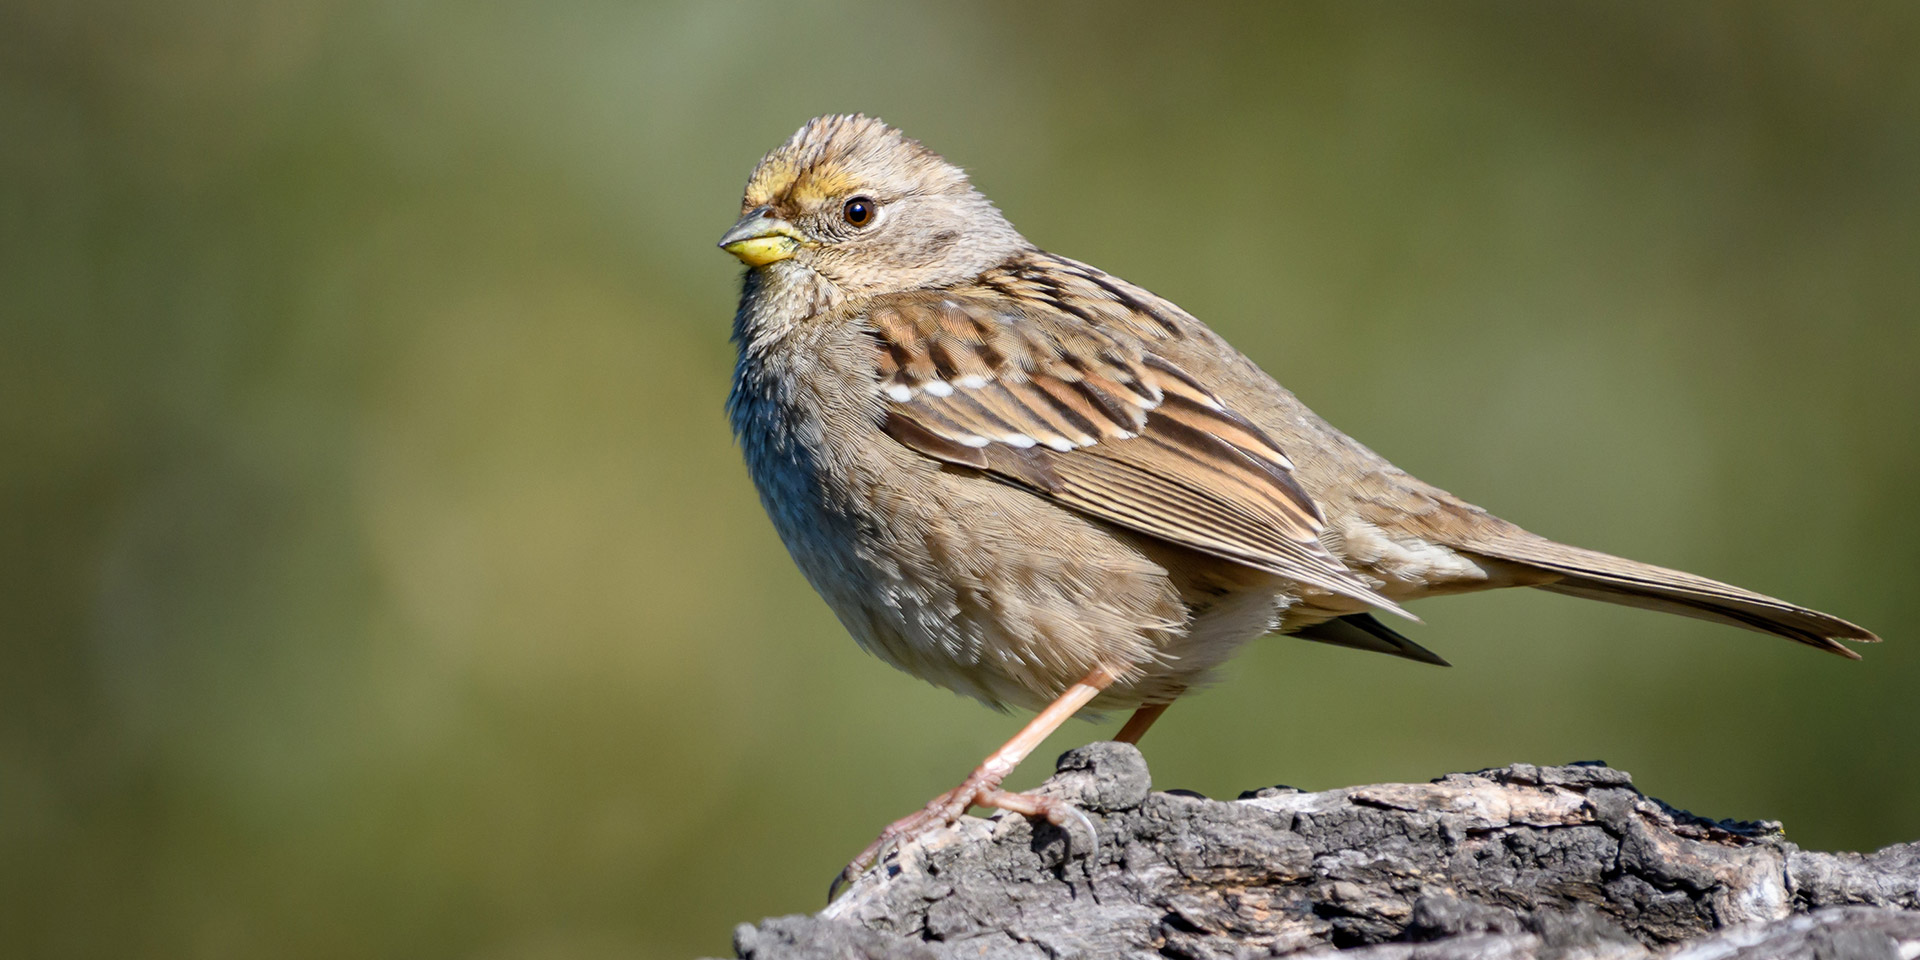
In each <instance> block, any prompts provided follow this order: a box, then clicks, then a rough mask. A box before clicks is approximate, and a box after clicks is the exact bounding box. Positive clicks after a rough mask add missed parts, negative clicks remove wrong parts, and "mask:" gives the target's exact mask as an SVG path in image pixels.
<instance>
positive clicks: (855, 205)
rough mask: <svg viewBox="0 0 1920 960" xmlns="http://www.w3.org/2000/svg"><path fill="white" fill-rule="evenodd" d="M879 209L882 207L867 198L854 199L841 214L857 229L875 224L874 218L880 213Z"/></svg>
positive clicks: (842, 209) (849, 201)
mask: <svg viewBox="0 0 1920 960" xmlns="http://www.w3.org/2000/svg"><path fill="white" fill-rule="evenodd" d="M879 209H880V205H879V204H877V203H874V202H873V201H872V200H871V199H868V198H867V197H854V198H853V199H851V200H848V201H847V205H846V206H845V207H842V208H841V209H840V214H841V216H844V217H846V218H847V222H848V223H850V224H853V225H854V226H856V227H864V226H866V225H867V224H869V223H872V222H873V216H874V214H875V213H877V212H879Z"/></svg>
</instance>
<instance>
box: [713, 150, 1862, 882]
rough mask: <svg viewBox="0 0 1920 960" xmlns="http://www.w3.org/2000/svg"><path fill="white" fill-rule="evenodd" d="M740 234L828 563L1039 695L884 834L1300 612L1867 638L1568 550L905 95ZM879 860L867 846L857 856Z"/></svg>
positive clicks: (796, 509) (924, 655) (758, 175)
mask: <svg viewBox="0 0 1920 960" xmlns="http://www.w3.org/2000/svg"><path fill="white" fill-rule="evenodd" d="M741 212H742V217H741V219H740V222H739V223H737V224H736V225H735V226H734V228H733V229H732V230H730V231H729V232H728V233H727V235H726V236H725V237H724V238H722V240H721V245H722V246H723V247H724V248H725V249H727V250H729V251H730V252H733V253H734V254H736V255H737V256H739V257H740V258H741V259H742V260H744V261H746V262H747V263H748V264H749V265H750V266H751V268H752V269H750V270H749V271H748V273H747V276H746V280H745V289H744V291H743V293H742V295H741V302H740V309H739V312H738V314H737V315H736V318H735V325H734V339H735V341H736V343H737V344H738V345H739V348H740V360H739V365H738V367H737V368H736V371H735V376H734V387H733V393H732V396H731V398H730V400H729V410H730V413H731V416H732V419H733V424H734V429H735V431H736V433H737V434H738V436H739V438H740V441H741V446H742V448H743V450H744V452H745V454H746V459H747V464H748V467H749V470H750V472H751V473H752V475H753V479H754V482H755V484H756V486H757V487H758V488H759V490H760V495H761V499H762V502H763V504H764V505H765V506H766V508H767V511H768V514H769V516H771V517H772V519H773V521H774V525H775V527H776V528H777V529H778V530H779V532H780V535H781V537H782V539H783V540H784V541H785V542H786V544H787V547H788V549H789V551H790V552H791V553H792V554H793V557H794V560H795V561H796V563H798V565H799V566H800V569H801V570H802V571H803V572H804V573H805V574H806V575H807V577H808V579H809V580H810V581H811V582H812V583H813V585H814V587H815V588H816V589H818V590H819V591H820V593H821V595H822V596H823V597H824V598H825V599H826V600H827V602H828V604H829V606H831V607H832V608H833V609H834V611H835V613H837V614H838V615H839V617H840V619H841V622H842V623H844V624H845V625H846V626H847V628H848V630H849V631H850V632H852V633H853V635H854V637H855V638H856V639H857V640H859V641H860V642H861V644H862V645H863V646H865V647H866V648H867V649H869V650H871V651H873V652H874V653H876V654H877V655H879V656H880V657H882V658H883V659H885V660H887V661H888V662H890V663H892V664H894V665H895V666H897V667H900V668H901V669H903V670H906V671H908V672H909V673H913V674H915V675H916V676H919V677H922V678H924V679H926V680H929V681H931V682H934V683H937V684H940V685H942V686H946V687H948V688H950V689H953V690H956V691H958V692H960V693H964V694H967V695H969V696H972V697H976V698H978V699H981V700H983V701H985V702H987V703H990V704H993V705H996V706H1001V705H1013V706H1020V707H1027V708H1031V709H1036V710H1041V709H1042V708H1045V709H1044V710H1042V712H1041V714H1040V716H1039V717H1038V718H1036V720H1035V721H1034V722H1033V723H1032V724H1030V725H1029V726H1028V728H1027V729H1026V730H1023V731H1022V733H1021V734H1020V735H1019V736H1017V737H1016V738H1015V739H1014V740H1013V741H1010V742H1009V743H1008V744H1007V745H1006V746H1005V747H1003V748H1002V749H1001V750H1000V751H998V752H996V753H995V754H994V756H992V757H989V758H988V760H987V761H986V762H985V763H984V764H982V765H981V767H980V768H979V769H978V770H976V771H975V772H974V775H973V776H970V777H969V778H968V779H967V780H966V782H964V783H963V784H962V785H961V786H960V787H958V788H956V789H955V790H953V791H950V792H949V793H947V794H943V795H942V796H941V797H939V798H936V799H935V801H934V802H933V803H931V804H929V805H928V807H927V808H926V809H925V810H923V811H921V812H920V813H918V814H915V815H914V816H913V817H909V818H907V819H905V820H903V821H901V822H900V823H897V824H895V825H894V826H893V827H890V828H889V829H888V831H887V832H886V833H884V834H882V837H881V839H880V841H877V842H876V844H875V845H874V846H873V847H870V848H869V849H868V850H867V851H866V852H865V853H863V854H862V855H861V857H860V858H859V859H857V860H856V861H855V864H854V867H857V866H858V865H859V864H860V863H862V862H864V861H865V860H867V859H868V858H869V857H871V856H872V855H874V854H875V853H876V852H878V850H879V849H880V848H881V847H882V846H884V845H885V844H886V843H888V842H891V841H892V840H895V839H898V838H899V837H902V836H907V835H911V834H914V833H917V832H919V831H922V830H924V829H928V828H930V827H932V826H935V825H938V824H940V823H944V822H948V821H950V820H952V819H953V818H954V817H957V816H958V815H959V814H961V813H963V812H964V811H965V810H966V808H967V807H968V806H969V805H971V804H984V805H988V806H998V807H1003V808H1006V809H1011V810H1018V811H1020V812H1023V813H1027V814H1034V815H1045V816H1048V817H1050V818H1051V819H1053V820H1054V821H1055V822H1064V820H1065V818H1066V817H1068V816H1070V815H1071V811H1069V810H1067V809H1065V808H1064V807H1062V806H1060V805H1059V804H1058V803H1055V802H1053V801H1049V800H1047V799H1045V798H1040V797H1031V796H1025V795H1016V794H1008V793H1005V792H1004V791H1001V790H1000V789H999V784H1000V782H1001V780H1002V779H1003V778H1004V777H1005V775H1006V773H1007V771H1009V770H1011V769H1012V768H1013V766H1014V765H1015V764H1017V763H1018V762H1019V760H1020V759H1021V758H1023V757H1024V756H1025V755H1026V753H1027V752H1028V751H1030V750H1032V749H1033V747H1034V746H1037V745H1038V743H1039V741H1040V739H1042V738H1044V737H1045V735H1046V734H1047V733H1048V732H1050V731H1051V730H1052V729H1053V728H1054V727H1055V726H1057V725H1058V724H1059V723H1060V722H1062V721H1063V720H1064V719H1065V718H1066V717H1067V716H1069V715H1071V714H1072V713H1073V712H1074V710H1077V709H1079V708H1080V707H1081V706H1084V705H1088V704H1091V705H1092V706H1094V707H1118V706H1127V707H1140V708H1141V710H1140V711H1139V712H1138V713H1136V715H1135V717H1134V719H1133V720H1132V721H1130V722H1129V723H1128V725H1127V727H1126V728H1125V731H1124V734H1123V735H1124V736H1125V737H1126V738H1127V739H1130V740H1133V739H1138V737H1139V736H1140V735H1141V734H1143V733H1144V732H1145V730H1146V728H1147V727H1148V726H1149V725H1150V724H1151V723H1152V721H1153V720H1154V718H1156V717H1157V716H1158V715H1159V712H1160V711H1161V710H1162V709H1164V707H1165V705H1166V704H1167V703H1170V702H1171V701H1172V700H1173V699H1174V698H1176V697H1178V696H1180V695H1181V694H1182V693H1184V692H1186V691H1187V690H1189V689H1191V688H1193V687H1194V686H1196V685H1198V684H1200V683H1202V682H1204V680H1205V679H1206V677H1207V675H1208V673H1209V672H1210V671H1211V670H1212V669H1213V668H1214V667H1215V666H1217V665H1219V664H1220V663H1221V662H1223V661H1224V660H1226V659H1227V658H1228V657H1230V656H1231V655H1232V654H1233V653H1234V651H1235V650H1237V649H1238V647H1239V646H1240V645H1241V644H1243V643H1245V642H1246V641H1248V640H1250V639H1253V638H1254V637H1258V636H1261V635H1264V634H1267V633H1272V632H1276V631H1277V632H1281V633H1287V634H1293V635H1297V636H1301V637H1304V638H1308V639H1313V640H1319V641H1322V642H1326V643H1333V644H1338V645H1342V646H1348V647H1354V648H1357V649H1363V650H1372V651H1377V652H1382V653H1391V654H1395V655H1398V656H1403V657H1407V658H1410V659H1415V660H1421V661H1425V662H1430V663H1444V661H1442V660H1440V658H1439V657H1437V656H1435V655H1434V654H1433V653H1431V652H1429V651H1427V650H1426V649H1425V648H1423V647H1421V646H1419V645H1418V644H1415V643H1413V642H1412V641H1410V640H1408V639H1407V638H1405V637H1402V636H1400V635H1399V634H1398V633H1396V632H1394V631H1393V630H1391V629H1389V628H1388V627H1387V626H1386V625H1385V624H1383V623H1381V622H1380V621H1379V620H1377V619H1375V618H1374V617H1373V616H1372V615H1371V614H1370V613H1369V612H1368V611H1369V610H1370V609H1379V610H1385V611H1388V612H1392V613H1399V614H1402V615H1404V611H1402V610H1401V608H1400V606H1399V605H1400V604H1402V603H1405V602H1408V601H1412V600H1417V599H1421V598H1424V597H1430V596H1437V595H1443V594H1448V593H1459V592H1465V591H1472V590H1483V589H1490V588H1494V587H1508V586H1535V587H1540V588H1542V589H1546V590H1552V591H1554V592H1557V593H1565V594H1569V595H1573V596H1582V597H1589V598H1592V599H1598V600H1606V601H1609V602H1613V603H1623V604H1627V605H1630V606H1638V607H1643V608H1647V609H1652V610H1661V611H1665V612H1670V613H1679V614H1683V615H1686V616H1693V617H1700V618H1703V619H1707V620H1714V621H1717V622H1721V623H1727V624H1732V625H1734V626H1740V627H1745V628H1747V629H1750V630H1756V631H1759V632H1762V633H1770V634H1774V635H1777V636H1782V637H1786V638H1788V639H1791V640H1795V641H1797V642H1800V643H1804V644H1807V645H1809V646H1813V647H1817V648H1819V649H1822V650H1826V651H1828V652H1831V653H1837V654H1840V655H1842V656H1847V657H1855V658H1857V655H1856V654H1854V653H1853V652H1852V651H1851V650H1849V649H1847V648H1846V647H1845V646H1843V645H1842V644H1841V643H1840V642H1839V641H1840V640H1861V641H1868V640H1874V639H1877V638H1875V637H1874V636H1873V635H1872V634H1871V633H1869V632H1867V631H1866V630H1863V629H1861V628H1860V627H1857V626H1854V625H1853V624H1850V623H1848V622H1846V621H1844V620H1841V619H1838V618H1836V617H1832V616H1829V615H1827V614H1824V613H1820V612H1817V611H1814V610H1810V609H1807V608H1805V607H1800V606H1796V605H1794V604H1790V603H1787V602H1785V601H1782V600H1776V599H1774V598H1772V597H1768V596H1764V595H1762V594H1757V593H1753V592H1751V591H1748V590H1743V589H1741V588H1739V587H1734V586H1729V585H1727V584H1723V583H1719V582H1716V581H1713V580H1708V579H1706V578H1703V577H1697V576H1694V575H1692V574H1688V573H1682V572H1680V571H1677V570H1668V569H1665V568H1662V567H1655V566H1651V565H1648V564H1643V563H1638V562H1636V561H1632V560H1625V559H1622V558H1619V557H1614V556H1610V555H1607V554H1603V553H1598V552H1595V551H1591V550H1584V549H1581V548H1578V547H1571V546H1567V545H1564V544H1560V543H1555V542H1553V541H1551V540H1547V539H1545V538H1542V537H1539V536H1536V535H1534V534H1532V533H1528V532H1527V531H1525V530H1522V529H1520V528H1519V527H1516V526H1514V525H1513V524H1510V523H1508V522H1506V521H1504V520H1501V519H1499V518H1498V517H1495V516H1493V515H1491V514H1489V513H1487V512H1486V511H1484V510H1482V509H1480V508H1479V507H1475V506H1473V505H1471V504H1468V503H1466V502H1464V501H1462V500H1460V499H1458V498H1456V497H1454V496H1453V495H1451V494H1449V493H1447V492H1445V491H1443V490H1440V489H1438V488H1435V487H1432V486H1430V485H1428V484H1426V483H1423V482H1421V481H1419V480H1417V479H1415V478H1414V477H1412V476H1409V475H1408V474H1407V473H1405V472H1404V471H1402V470H1400V469H1398V468H1396V467H1394V466H1393V465H1392V464H1390V463H1388V462H1387V461H1386V460H1384V459H1382V458H1381V457H1380V456H1378V455H1377V454H1375V453H1373V451H1371V450H1368V449H1367V448H1366V447H1364V446H1361V445H1360V444H1359V443H1357V442H1355V441H1354V440H1352V439H1350V438H1348V437H1347V436H1345V435H1344V434H1341V433H1340V432H1339V431H1337V430H1335V429H1334V428H1333V427H1331V426H1329V425H1328V424H1327V423H1326V422H1325V421H1323V420H1321V419H1320V418H1319V417H1318V416H1315V415H1314V414H1313V412H1312V411H1310V410H1308V409H1307V408H1306V407H1305V406H1303V405H1302V404H1301V403H1300V402H1299V401H1298V400H1297V399H1295V398H1294V396H1293V395H1292V394H1291V393H1289V392H1287V391H1286V390H1285V389H1284V388H1282V387H1281V386H1280V385H1279V384H1277V383H1275V382H1274V381H1273V379H1272V378H1271V377H1269V376H1267V375H1266V373H1264V372H1263V371H1261V370H1260V368H1259V367H1257V366H1255V365H1254V364H1253V362H1252V361H1250V360H1248V359H1247V358H1246V357H1244V356H1242V355H1241V354H1240V353H1239V352H1238V351H1236V350H1234V349H1233V347H1232V346H1230V345H1228V344H1227V343H1226V341H1224V340H1222V339H1221V338H1220V337H1219V336H1218V335H1216V334H1214V333H1213V331H1211V330H1209V329H1208V328H1207V327H1206V326H1205V325H1203V324H1201V323H1200V322H1199V321H1198V320H1196V319H1194V318H1193V317H1192V316H1190V315H1188V314H1187V313H1186V312H1185V311H1183V310H1181V309H1180V308H1179V307H1177V306H1175V305H1173V304H1172V303H1170V302H1168V301H1166V300H1164V299H1162V298H1160V297H1157V296H1155V295H1153V294H1151V293H1149V292H1147V291H1146V290H1143V289H1141V288H1139V287H1136V286H1134V285H1132V284H1130V283H1128V282H1126V281H1124V280H1121V279H1119V278H1117V277H1114V276H1111V275H1109V274H1106V273H1103V272H1101V271H1100V270H1098V269H1096V268H1094V267H1091V266H1088V265H1086V264H1083V263H1079V262H1076V261H1073V260H1069V259H1066V258H1064V257H1059V256H1055V255H1053V254H1050V253H1046V252H1044V251H1042V250H1040V249H1038V248H1036V247H1035V246H1033V245H1032V244H1031V243H1029V242H1027V240H1026V239H1025V238H1023V237H1021V236H1020V234H1019V233H1018V232H1017V231H1015V230H1014V229H1013V227H1012V226H1011V225H1010V224H1008V223H1007V221H1006V219H1005V218H1004V217H1002V216H1001V215H1000V213H999V211H998V210H996V209H994V207H993V205H992V204H991V203H989V202H988V201H987V200H986V198H985V197H983V196H981V195H980V194H979V192H978V191H976V190H974V189H973V187H972V185H971V184H970V183H969V182H968V180H967V178H966V175H965V174H964V173H963V172H961V170H960V169H959V168H958V167H955V166H954V165H952V164H950V163H948V162H946V161H945V160H943V159H941V158H940V157H939V156H938V155H936V154H934V153H932V152H931V151H929V150H927V149H926V148H925V147H922V146H921V145H919V144H918V143H915V142H914V141H912V140H909V139H907V138H906V137H904V136H903V135H901V134H900V133H899V132H898V131H896V130H894V129H892V128H890V127H887V126H886V125H885V124H883V123H881V122H880V121H878V120H873V119H870V118H867V117H860V116H839V117H822V118H819V119H816V120H814V121H812V122H810V123H808V124H807V125H806V126H804V127H802V128H801V129H800V131H799V132H798V133H796V134H795V135H794V136H793V138H792V139H791V140H789V141H788V142H787V143H786V144H784V145H783V146H781V147H780V148H779V149H776V150H775V151H774V152H772V153H770V154H768V155H767V157H766V158H765V159H763V160H762V161H761V162H760V165H759V166H758V167H757V168H756V169H755V171H754V173H753V177H752V179H751V180H750V181H749V183H748V187H747V191H746V196H745V200H744V202H743V204H742V208H741ZM850 869H852V868H850Z"/></svg>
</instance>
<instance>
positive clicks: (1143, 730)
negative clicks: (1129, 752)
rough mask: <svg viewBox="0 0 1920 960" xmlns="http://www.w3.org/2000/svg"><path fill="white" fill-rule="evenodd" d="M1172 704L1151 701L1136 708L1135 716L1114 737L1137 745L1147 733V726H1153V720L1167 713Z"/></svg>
mask: <svg viewBox="0 0 1920 960" xmlns="http://www.w3.org/2000/svg"><path fill="white" fill-rule="evenodd" d="M1171 706H1173V704H1172V702H1168V703H1149V704H1147V705H1146V706H1144V707H1141V708H1140V709H1138V710H1135V711H1134V712H1133V716H1131V717H1128V718H1127V722H1126V725H1125V726H1122V727H1121V728H1120V732H1119V733H1116V734H1114V735H1113V738H1114V739H1115V740H1118V741H1120V742H1121V743H1131V744H1134V745H1136V746H1137V745H1138V744H1139V743H1140V738H1141V737H1144V736H1146V735H1147V728H1148V727H1151V726H1153V722H1154V721H1155V720H1158V719H1160V715H1161V714H1163V713H1166V712H1167V708H1168V707H1171Z"/></svg>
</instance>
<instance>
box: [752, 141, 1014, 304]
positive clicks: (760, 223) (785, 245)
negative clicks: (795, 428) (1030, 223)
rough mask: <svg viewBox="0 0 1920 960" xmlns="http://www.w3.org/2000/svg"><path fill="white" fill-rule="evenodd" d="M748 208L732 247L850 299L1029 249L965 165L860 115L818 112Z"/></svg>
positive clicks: (784, 149)
mask: <svg viewBox="0 0 1920 960" xmlns="http://www.w3.org/2000/svg"><path fill="white" fill-rule="evenodd" d="M740 210H741V217H740V222H738V223H736V224H734V225H733V228H732V229H731V230H728V231H727V233H726V235H725V236H723V237H721V238H720V248H721V249H723V250H725V251H727V252H728V253H731V254H733V255H734V256H736V257H739V258H740V259H741V260H742V261H743V262H745V263H746V264H747V265H748V266H749V267H752V268H754V269H756V270H766V269H774V270H779V271H803V272H805V273H810V274H812V275H814V276H813V277H807V278H806V279H813V278H814V277H817V278H818V280H820V281H825V282H826V283H828V284H830V285H832V286H833V287H834V288H835V290H836V292H838V293H839V294H840V295H842V296H871V295H875V294H882V293H894V292H899V291H903V290H914V289H925V288H929V287H942V286H948V285H951V284H954V283H959V282H961V281H964V280H967V279H971V278H972V277H975V276H978V275H979V274H980V273H981V272H982V271H984V270H986V269H987V268H989V267H992V266H994V265H996V264H998V263H1000V262H1002V261H1004V260H1005V259H1006V258H1007V257H1009V256H1011V255H1012V254H1014V253H1016V252H1018V251H1020V250H1023V249H1026V248H1027V247H1028V246H1029V245H1028V244H1027V241H1026V240H1025V239H1024V238H1022V237H1021V236H1020V234H1019V232H1018V231H1015V230H1014V229H1013V225H1012V224H1009V223H1008V222H1007V220H1006V218H1005V217H1003V216H1001V215H1000V211H999V210H996V209H994V206H993V204H992V203H990V202H988V200H987V198H986V197H983V196H981V195H980V192H979V191H978V190H975V189H974V188H973V185H972V184H971V183H969V182H968V181H967V175H966V173H965V172H964V171H962V170H961V169H960V168H959V167H957V166H954V165H953V164H951V163H948V162H947V161H946V160H945V159H944V158H942V157H941V156H940V155H939V154H936V153H934V152H933V151H931V150H928V149H927V148H926V147H923V146H921V145H920V144H919V143H918V142H917V141H914V140H910V139H908V138H907V137H906V136H905V135H904V134H902V133H901V132H900V131H898V130H895V129H894V128H892V127H889V126H887V125H886V124H885V123H882V122H881V121H879V120H876V119H874V118H871V117H866V116H861V115H859V114H853V115H838V116H827V117H818V118H815V119H813V120H810V121H808V122H807V124H806V125H805V126H803V127H801V128H800V130H799V132H797V133H795V134H794V135H793V136H792V137H791V138H790V139H788V140H787V142H786V143H784V144H781V145H780V146H779V147H778V148H777V149H775V150H774V151H773V152H772V153H769V154H767V155H766V157H765V158H763V159H762V160H761V161H760V164H759V166H757V167H755V168H754V170H753V176H752V177H751V178H749V179H748V180H747V190H746V196H745V197H744V198H743V199H742V201H741V203H740ZM796 279H798V278H796Z"/></svg>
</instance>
